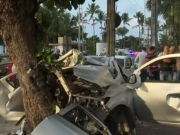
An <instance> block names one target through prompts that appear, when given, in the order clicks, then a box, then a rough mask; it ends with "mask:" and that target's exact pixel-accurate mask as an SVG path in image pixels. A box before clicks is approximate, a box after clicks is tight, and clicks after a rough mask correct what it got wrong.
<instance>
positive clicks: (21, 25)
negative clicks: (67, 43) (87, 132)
mask: <svg viewBox="0 0 180 135" xmlns="http://www.w3.org/2000/svg"><path fill="white" fill-rule="evenodd" d="M38 6H39V5H38V4H37V3H36V0H34V1H32V0H26V1H22V0H16V1H15V0H6V1H4V0H0V28H1V31H2V39H3V41H4V43H5V46H6V48H7V50H8V52H9V53H10V55H11V57H12V59H13V61H14V63H15V65H16V69H17V72H18V76H19V81H20V86H21V90H22V95H23V102H24V108H25V115H26V121H27V133H30V132H31V131H32V130H33V129H34V128H35V127H36V126H37V124H39V123H40V122H41V121H42V120H43V119H44V118H45V117H47V116H48V115H50V114H53V112H54V111H53V108H52V105H51V104H52V101H53V100H52V96H51V94H50V92H49V90H48V87H47V85H46V83H45V80H44V74H43V73H42V72H41V70H40V69H37V71H36V74H35V75H34V76H33V77H32V76H31V75H30V74H28V73H27V71H28V69H29V67H30V65H32V64H34V65H36V64H37V62H38V59H37V58H36V56H35V54H36V45H37V44H38V42H39V39H42V38H41V36H40V33H41V30H40V28H39V26H38V24H37V22H36V20H35V18H34V15H35V13H36V12H37V10H38Z"/></svg>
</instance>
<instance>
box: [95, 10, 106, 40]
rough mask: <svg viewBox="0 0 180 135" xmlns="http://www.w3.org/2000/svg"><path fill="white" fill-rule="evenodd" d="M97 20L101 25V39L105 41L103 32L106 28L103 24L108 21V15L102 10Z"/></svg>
mask: <svg viewBox="0 0 180 135" xmlns="http://www.w3.org/2000/svg"><path fill="white" fill-rule="evenodd" d="M95 20H96V21H97V22H99V23H100V29H101V38H102V39H101V40H102V41H103V32H102V31H103V30H104V29H105V28H103V22H104V21H105V20H106V14H105V13H104V12H103V11H101V10H100V11H99V13H98V16H97V17H96V18H95Z"/></svg>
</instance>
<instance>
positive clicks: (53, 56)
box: [52, 48, 61, 60]
mask: <svg viewBox="0 0 180 135" xmlns="http://www.w3.org/2000/svg"><path fill="white" fill-rule="evenodd" d="M60 56H61V55H60V50H59V49H58V48H56V53H54V54H53V55H52V58H53V60H57V59H59V57H60Z"/></svg>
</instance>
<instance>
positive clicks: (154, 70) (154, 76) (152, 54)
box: [146, 46, 159, 80]
mask: <svg viewBox="0 0 180 135" xmlns="http://www.w3.org/2000/svg"><path fill="white" fill-rule="evenodd" d="M156 57H157V55H156V49H155V47H154V46H150V47H149V53H148V54H147V55H146V62H148V61H150V60H152V59H154V58H156ZM147 73H148V76H149V79H150V80H159V69H158V65H157V64H152V65H150V66H149V67H148V69H147Z"/></svg>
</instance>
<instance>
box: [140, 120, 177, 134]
mask: <svg viewBox="0 0 180 135" xmlns="http://www.w3.org/2000/svg"><path fill="white" fill-rule="evenodd" d="M137 135H180V128H179V127H171V126H166V125H160V124H154V123H147V122H141V123H139V124H138V126H137Z"/></svg>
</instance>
